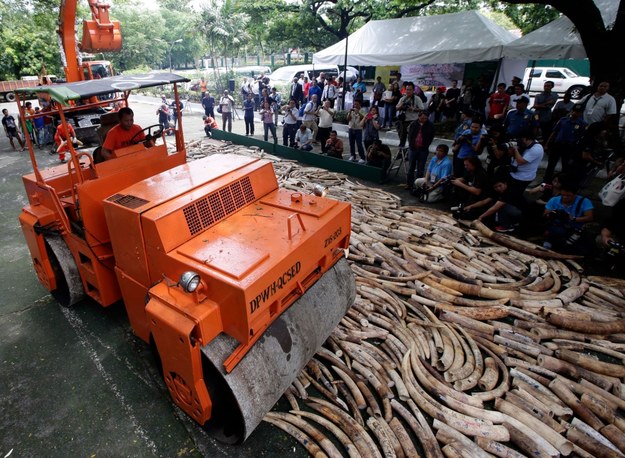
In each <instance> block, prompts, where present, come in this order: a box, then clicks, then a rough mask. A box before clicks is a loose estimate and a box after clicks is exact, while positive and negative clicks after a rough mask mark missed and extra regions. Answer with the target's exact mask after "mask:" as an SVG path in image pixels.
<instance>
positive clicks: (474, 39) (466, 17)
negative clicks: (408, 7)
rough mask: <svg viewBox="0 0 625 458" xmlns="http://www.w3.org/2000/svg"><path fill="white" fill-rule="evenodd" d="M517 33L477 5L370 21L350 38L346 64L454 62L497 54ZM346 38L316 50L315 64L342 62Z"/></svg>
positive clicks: (482, 58)
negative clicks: (473, 9)
mask: <svg viewBox="0 0 625 458" xmlns="http://www.w3.org/2000/svg"><path fill="white" fill-rule="evenodd" d="M515 38H516V37H515V36H514V35H513V34H511V33H510V32H508V31H507V30H505V29H504V28H502V27H500V26H498V25H497V24H495V23H494V22H492V21H491V20H489V19H488V18H486V17H484V16H482V15H481V14H480V13H478V12H477V11H464V12H460V13H453V14H442V15H438V16H420V17H409V18H401V19H386V20H381V21H370V22H368V23H367V24H366V25H364V26H363V27H361V28H360V29H358V30H357V31H356V32H354V33H352V34H351V35H350V36H349V39H348V40H347V41H348V43H349V45H348V46H349V49H348V50H347V64H348V65H404V64H416V63H418V64H452V63H466V62H481V61H487V60H495V59H499V58H500V57H501V55H502V49H503V45H505V44H507V43H510V42H511V41H513V40H514V39H515ZM345 43H346V40H345V39H343V40H341V41H340V42H338V43H336V44H334V45H332V46H330V47H329V48H326V49H324V50H322V51H319V52H318V53H315V54H314V55H313V63H314V64H343V63H344V60H345Z"/></svg>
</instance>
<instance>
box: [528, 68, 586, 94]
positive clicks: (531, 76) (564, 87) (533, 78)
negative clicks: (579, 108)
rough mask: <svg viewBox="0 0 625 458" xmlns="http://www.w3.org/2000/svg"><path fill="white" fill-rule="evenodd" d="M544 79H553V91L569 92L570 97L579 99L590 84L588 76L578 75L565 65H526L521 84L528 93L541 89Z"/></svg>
mask: <svg viewBox="0 0 625 458" xmlns="http://www.w3.org/2000/svg"><path fill="white" fill-rule="evenodd" d="M546 81H553V84H554V86H553V92H557V93H560V94H564V93H565V92H567V91H568V92H569V93H570V94H571V98H572V99H574V100H575V99H579V98H580V95H581V93H582V91H583V90H584V89H585V88H586V87H587V86H588V85H589V84H590V80H589V79H588V77H585V76H579V75H578V74H577V73H575V72H574V71H573V70H571V69H569V68H566V67H528V68H526V69H525V75H524V77H523V84H524V85H525V89H526V90H527V91H528V92H529V93H530V95H534V94H537V93H539V92H542V91H543V86H544V84H545V82H546Z"/></svg>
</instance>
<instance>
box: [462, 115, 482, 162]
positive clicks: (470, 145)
mask: <svg viewBox="0 0 625 458" xmlns="http://www.w3.org/2000/svg"><path fill="white" fill-rule="evenodd" d="M482 135H486V131H485V130H484V129H482V126H481V125H480V124H479V123H478V122H473V123H471V127H470V128H469V129H467V130H465V131H464V132H462V135H461V139H460V149H459V150H458V159H465V158H467V157H471V156H479V154H480V153H481V151H477V149H479V147H478V143H480V140H481V138H482Z"/></svg>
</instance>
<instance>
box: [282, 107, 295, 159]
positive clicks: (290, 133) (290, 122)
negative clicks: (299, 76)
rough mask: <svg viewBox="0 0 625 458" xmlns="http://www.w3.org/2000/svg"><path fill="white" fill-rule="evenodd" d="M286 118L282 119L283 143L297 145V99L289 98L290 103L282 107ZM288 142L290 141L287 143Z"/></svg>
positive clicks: (291, 145)
mask: <svg viewBox="0 0 625 458" xmlns="http://www.w3.org/2000/svg"><path fill="white" fill-rule="evenodd" d="M282 111H283V112H284V119H283V120H282V144H283V145H284V146H287V145H288V146H290V147H291V148H293V147H294V146H295V134H296V133H297V112H298V110H297V108H296V107H295V100H294V99H291V100H289V103H288V105H285V106H283V107H282ZM287 142H288V143H287Z"/></svg>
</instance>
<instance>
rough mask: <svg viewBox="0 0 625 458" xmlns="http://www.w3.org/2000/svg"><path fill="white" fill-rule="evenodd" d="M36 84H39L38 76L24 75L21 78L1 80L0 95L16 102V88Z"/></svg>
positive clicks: (8, 100) (6, 99)
mask: <svg viewBox="0 0 625 458" xmlns="http://www.w3.org/2000/svg"><path fill="white" fill-rule="evenodd" d="M35 86H39V78H37V77H36V76H33V77H28V76H23V77H22V78H21V79H19V80H11V81H0V96H2V98H3V99H4V100H5V101H7V102H15V90H16V89H21V88H25V87H35Z"/></svg>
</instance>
